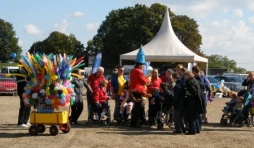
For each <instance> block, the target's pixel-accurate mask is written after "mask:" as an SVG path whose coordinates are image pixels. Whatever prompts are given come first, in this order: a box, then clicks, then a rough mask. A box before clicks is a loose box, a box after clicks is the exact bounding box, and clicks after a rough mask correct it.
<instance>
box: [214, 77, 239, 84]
mask: <svg viewBox="0 0 254 148" xmlns="http://www.w3.org/2000/svg"><path fill="white" fill-rule="evenodd" d="M214 78H216V79H217V80H218V81H220V82H221V80H224V82H234V83H243V79H241V78H240V77H237V76H215V77H214Z"/></svg>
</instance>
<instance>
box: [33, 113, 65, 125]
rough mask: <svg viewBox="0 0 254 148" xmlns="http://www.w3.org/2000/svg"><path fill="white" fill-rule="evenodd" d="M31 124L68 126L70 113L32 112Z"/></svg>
mask: <svg viewBox="0 0 254 148" xmlns="http://www.w3.org/2000/svg"><path fill="white" fill-rule="evenodd" d="M30 123H31V124H66V123H68V112H67V111H63V112H53V113H38V112H31V114H30Z"/></svg>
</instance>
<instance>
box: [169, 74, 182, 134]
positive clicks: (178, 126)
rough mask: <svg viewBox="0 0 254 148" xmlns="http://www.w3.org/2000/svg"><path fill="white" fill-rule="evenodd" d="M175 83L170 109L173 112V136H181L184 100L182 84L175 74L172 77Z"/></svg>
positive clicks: (178, 76)
mask: <svg viewBox="0 0 254 148" xmlns="http://www.w3.org/2000/svg"><path fill="white" fill-rule="evenodd" d="M172 77H173V81H174V82H175V87H174V89H173V91H174V97H173V103H172V109H173V110H174V124H175V131H173V133H174V134H182V133H183V132H185V131H184V125H183V99H184V83H183V82H182V81H181V80H180V75H179V74H178V73H177V72H176V73H174V74H173V75H172Z"/></svg>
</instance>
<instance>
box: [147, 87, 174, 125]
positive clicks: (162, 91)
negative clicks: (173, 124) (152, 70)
mask: <svg viewBox="0 0 254 148" xmlns="http://www.w3.org/2000/svg"><path fill="white" fill-rule="evenodd" d="M172 100H173V96H172V93H171V92H170V91H169V90H167V87H166V84H164V83H161V84H160V88H159V91H155V93H154V95H153V98H152V99H151V103H152V104H154V111H153V116H150V117H149V118H151V119H150V122H151V121H152V122H153V121H155V122H156V123H157V128H158V129H160V128H163V124H164V123H167V122H168V121H167V120H168V118H169V116H170V112H169V110H170V109H171V106H172Z"/></svg>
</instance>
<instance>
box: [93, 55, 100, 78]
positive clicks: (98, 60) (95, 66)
mask: <svg viewBox="0 0 254 148" xmlns="http://www.w3.org/2000/svg"><path fill="white" fill-rule="evenodd" d="M101 59H102V55H101V53H98V54H97V55H96V57H95V59H94V61H93V68H92V74H93V73H95V72H96V70H97V69H98V67H100V66H101Z"/></svg>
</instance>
